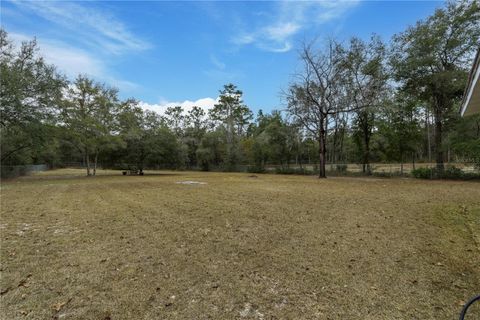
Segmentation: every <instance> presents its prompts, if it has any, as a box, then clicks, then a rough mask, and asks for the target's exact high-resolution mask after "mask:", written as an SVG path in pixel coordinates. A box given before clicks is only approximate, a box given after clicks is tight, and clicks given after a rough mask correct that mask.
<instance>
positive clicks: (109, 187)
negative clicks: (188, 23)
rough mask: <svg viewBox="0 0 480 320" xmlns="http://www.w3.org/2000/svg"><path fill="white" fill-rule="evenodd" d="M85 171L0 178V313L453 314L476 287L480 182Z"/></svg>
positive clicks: (187, 316) (10, 315) (478, 279)
mask: <svg viewBox="0 0 480 320" xmlns="http://www.w3.org/2000/svg"><path fill="white" fill-rule="evenodd" d="M83 174H84V172H83V171H78V170H57V171H49V172H46V173H41V174H38V175H35V176H31V177H24V178H20V179H16V180H11V181H4V182H3V183H2V186H1V222H0V231H1V250H0V252H1V269H0V270H1V280H0V290H1V309H0V313H1V315H2V319H103V320H107V319H113V320H117V319H456V318H457V317H458V314H459V312H460V310H461V306H462V304H463V303H464V302H465V301H466V300H467V299H468V298H469V297H471V296H473V295H474V294H478V293H479V290H480V285H479V284H480V267H479V266H480V245H479V244H480V184H479V183H478V182H457V181H423V180H414V179H375V178H329V179H326V180H319V179H316V178H314V177H307V176H282V175H250V174H241V173H238V174H234V173H201V172H163V173H162V172H147V174H146V175H145V176H122V175H121V173H120V172H115V171H106V172H104V171H101V172H100V175H99V176H97V177H91V178H87V177H83V176H82V175H83ZM183 181H195V182H202V184H185V183H178V182H183ZM473 313H476V314H477V316H478V315H479V314H480V306H476V307H474V308H472V315H473ZM468 319H478V318H475V317H470V318H468Z"/></svg>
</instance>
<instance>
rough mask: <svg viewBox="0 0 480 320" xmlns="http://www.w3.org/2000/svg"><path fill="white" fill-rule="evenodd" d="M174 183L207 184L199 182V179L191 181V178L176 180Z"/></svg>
mask: <svg viewBox="0 0 480 320" xmlns="http://www.w3.org/2000/svg"><path fill="white" fill-rule="evenodd" d="M175 183H176V184H207V183H206V182H201V181H192V180H187V181H177V182H175Z"/></svg>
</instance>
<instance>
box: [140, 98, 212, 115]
mask: <svg viewBox="0 0 480 320" xmlns="http://www.w3.org/2000/svg"><path fill="white" fill-rule="evenodd" d="M216 103H218V98H216V99H214V98H210V97H207V98H201V99H198V100H194V101H192V100H185V101H179V102H172V101H166V100H162V101H160V102H159V103H155V104H150V103H147V102H144V101H140V102H139V106H140V107H141V108H142V109H144V110H150V111H155V112H157V113H158V114H164V113H165V111H166V110H167V108H169V107H176V106H181V107H182V108H183V110H184V112H185V113H187V112H188V111H190V110H192V108H193V107H194V106H197V107H200V108H202V109H203V110H205V111H208V110H210V109H212V108H213V106H214V105H215V104H216Z"/></svg>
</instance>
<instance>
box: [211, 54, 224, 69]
mask: <svg viewBox="0 0 480 320" xmlns="http://www.w3.org/2000/svg"><path fill="white" fill-rule="evenodd" d="M210 61H211V62H212V64H213V65H214V66H215V67H216V68H217V69H220V70H224V69H225V67H226V64H225V63H224V62H222V61H220V60H219V59H218V58H217V57H216V56H215V55H213V54H211V55H210Z"/></svg>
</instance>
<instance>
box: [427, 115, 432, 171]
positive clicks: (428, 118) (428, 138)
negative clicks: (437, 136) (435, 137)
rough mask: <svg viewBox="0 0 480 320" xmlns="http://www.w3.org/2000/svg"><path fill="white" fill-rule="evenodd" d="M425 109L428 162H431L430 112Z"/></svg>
mask: <svg viewBox="0 0 480 320" xmlns="http://www.w3.org/2000/svg"><path fill="white" fill-rule="evenodd" d="M425 110H426V117H425V127H426V128H427V149H428V150H427V153H428V162H430V163H431V162H432V144H431V142H430V114H429V112H428V108H426V109H425Z"/></svg>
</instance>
